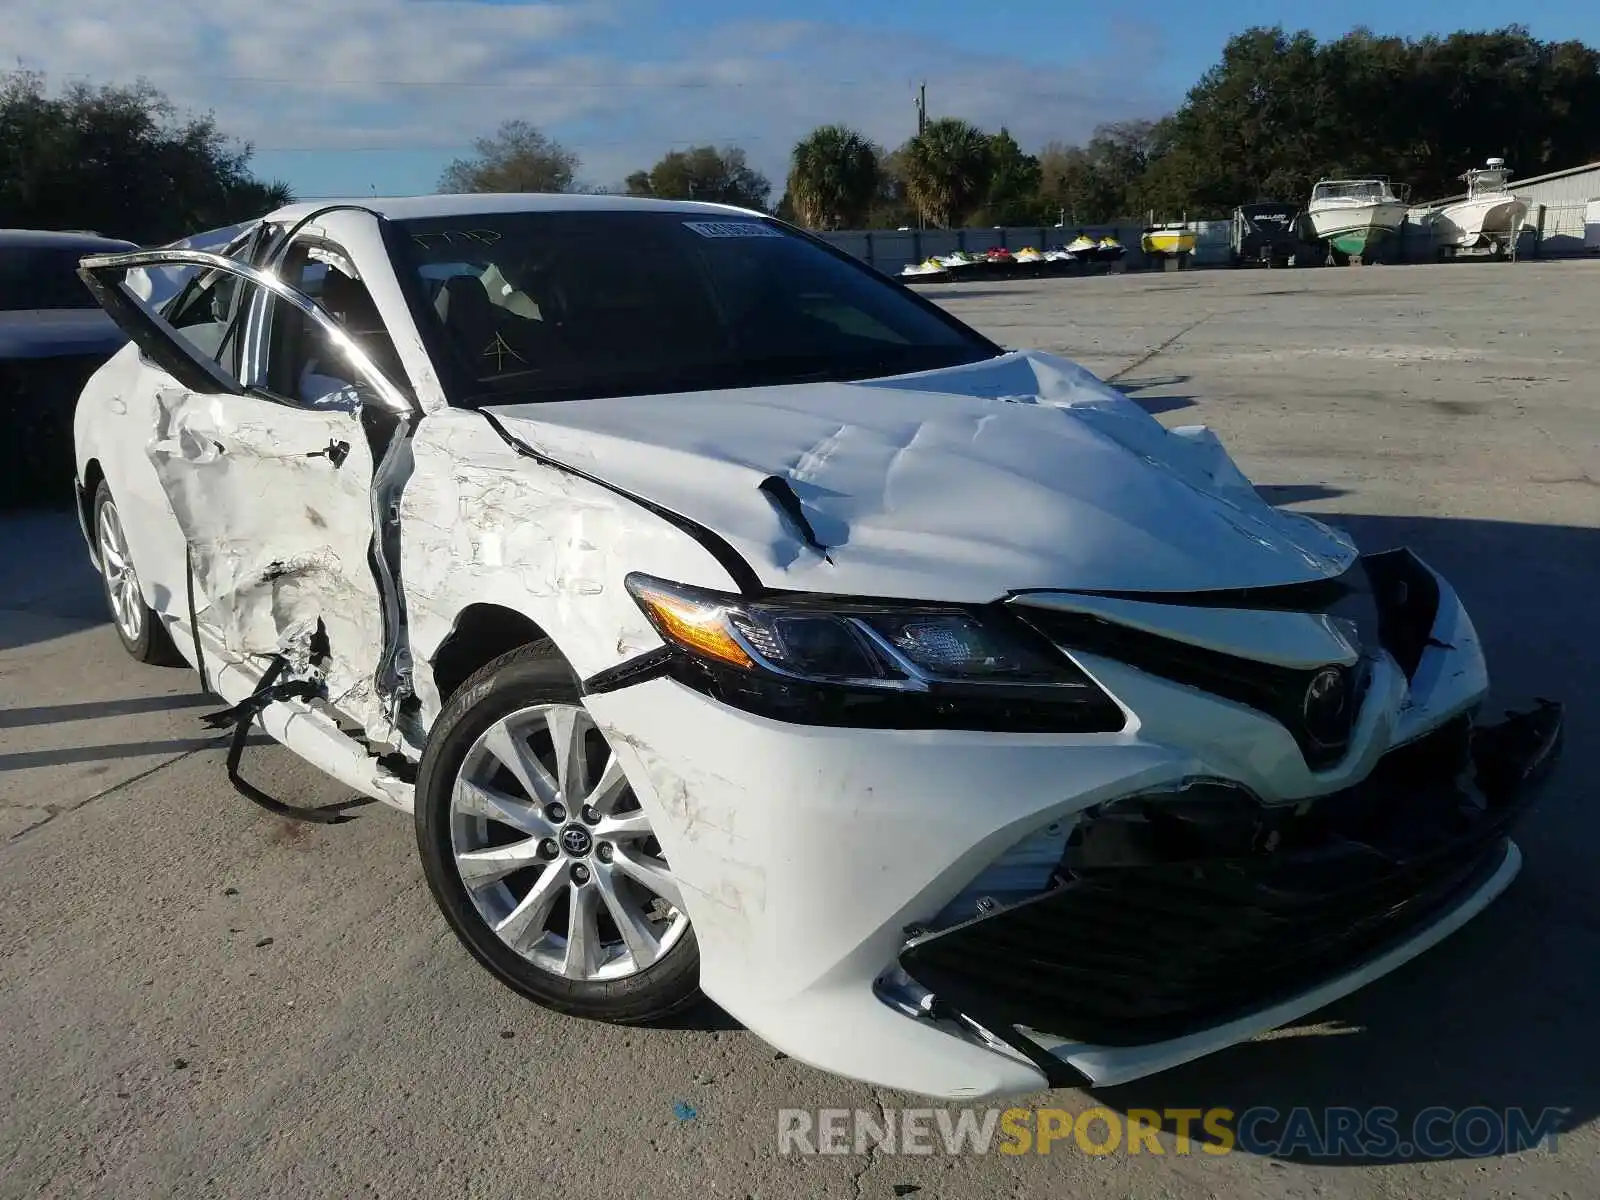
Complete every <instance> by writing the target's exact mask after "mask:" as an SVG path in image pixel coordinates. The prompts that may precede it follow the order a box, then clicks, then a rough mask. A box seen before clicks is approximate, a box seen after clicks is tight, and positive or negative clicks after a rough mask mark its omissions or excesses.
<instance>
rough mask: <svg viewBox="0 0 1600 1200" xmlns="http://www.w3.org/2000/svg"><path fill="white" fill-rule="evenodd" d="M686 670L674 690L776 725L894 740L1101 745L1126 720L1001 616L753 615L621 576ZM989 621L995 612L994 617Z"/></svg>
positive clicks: (878, 606) (820, 610)
mask: <svg viewBox="0 0 1600 1200" xmlns="http://www.w3.org/2000/svg"><path fill="white" fill-rule="evenodd" d="M626 583H627V587H628V591H629V592H630V593H631V594H632V596H633V598H634V599H635V600H636V601H637V602H638V604H639V607H640V608H641V609H643V610H644V613H645V615H646V616H648V617H649V618H650V621H651V623H652V624H653V625H654V626H655V628H656V630H657V632H659V633H660V634H661V636H662V638H663V639H664V640H665V641H666V642H667V644H668V645H669V646H670V647H672V648H673V649H674V650H675V651H677V652H678V653H679V657H680V658H681V659H682V660H683V661H684V663H685V664H687V665H691V666H692V667H693V668H694V670H693V671H691V672H688V673H687V675H686V674H685V673H684V672H679V673H678V675H679V677H680V678H682V679H684V681H685V682H690V683H693V684H695V685H696V686H699V687H701V688H702V690H706V691H709V692H711V693H713V694H715V695H716V696H717V697H718V698H719V699H722V700H724V701H726V702H728V703H731V704H736V705H738V706H739V707H742V708H747V709H751V710H754V711H759V712H762V713H764V714H767V715H771V716H776V717H779V718H781V719H784V720H793V721H802V722H806V723H811V724H826V725H841V724H844V725H852V724H853V725H887V726H892V727H897V728H926V727H939V728H982V729H1035V730H1043V729H1048V730H1071V731H1104V730H1116V729H1121V728H1122V726H1123V714H1122V710H1121V709H1120V708H1118V707H1117V705H1116V704H1115V703H1114V702H1113V701H1112V700H1111V699H1110V697H1108V696H1107V695H1106V694H1105V693H1104V692H1103V691H1102V690H1101V689H1100V688H1099V687H1098V686H1097V685H1096V684H1095V682H1094V681H1093V680H1091V679H1090V678H1089V677H1088V676H1087V675H1085V674H1084V673H1083V671H1082V670H1080V669H1079V668H1078V666H1077V665H1076V664H1075V663H1073V662H1072V660H1071V659H1069V658H1067V657H1066V656H1065V655H1064V654H1062V653H1061V652H1060V651H1058V650H1057V649H1056V648H1055V647H1054V646H1052V645H1051V644H1050V643H1049V642H1048V641H1046V640H1045V639H1044V638H1042V637H1041V636H1040V635H1038V634H1037V633H1035V632H1034V631H1033V630H1031V629H1030V628H1028V627H1027V626H1025V625H1023V624H1022V623H1021V622H1019V621H1016V620H1015V619H1014V618H1012V617H1011V616H1010V614H1008V613H1006V612H1004V611H990V610H987V609H981V608H957V607H943V606H932V605H917V604H910V603H907V604H896V603H890V602H881V603H879V602H850V601H835V600H831V599H821V598H811V597H789V598H784V599H780V600H771V601H767V600H761V601H749V600H745V599H743V598H741V597H738V596H730V595H725V594H723V593H720V592H710V591H705V590H702V589H699V588H691V587H685V586H683V585H681V584H676V583H668V582H666V581H664V580H660V579H653V578H651V577H649V576H647V575H640V574H633V575H629V576H628V578H627V580H626ZM997 607H998V606H997Z"/></svg>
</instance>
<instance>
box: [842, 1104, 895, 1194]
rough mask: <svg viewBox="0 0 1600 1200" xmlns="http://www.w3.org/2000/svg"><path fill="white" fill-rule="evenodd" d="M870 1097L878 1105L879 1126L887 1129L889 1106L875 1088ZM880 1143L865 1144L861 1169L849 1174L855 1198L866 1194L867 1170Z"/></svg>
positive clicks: (876, 1156)
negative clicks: (880, 1124)
mask: <svg viewBox="0 0 1600 1200" xmlns="http://www.w3.org/2000/svg"><path fill="white" fill-rule="evenodd" d="M872 1098H873V1100H874V1101H876V1102H877V1105H878V1119H879V1120H880V1121H881V1122H882V1126H881V1127H882V1128H883V1129H885V1130H887V1129H888V1128H889V1106H888V1105H886V1104H885V1103H884V1102H883V1096H882V1095H881V1094H880V1093H879V1092H878V1091H877V1090H876V1089H874V1090H873V1093H872ZM891 1136H892V1135H891ZM882 1145H883V1144H882V1143H881V1142H878V1141H876V1140H874V1141H873V1142H871V1143H870V1144H869V1145H867V1146H866V1148H865V1153H864V1154H863V1155H862V1157H861V1169H860V1170H859V1171H857V1172H856V1173H855V1174H854V1175H852V1176H850V1186H851V1188H852V1189H853V1194H854V1197H855V1200H865V1197H866V1194H867V1192H866V1177H867V1172H868V1171H870V1170H872V1165H873V1163H875V1162H877V1161H878V1151H879V1150H880V1149H882Z"/></svg>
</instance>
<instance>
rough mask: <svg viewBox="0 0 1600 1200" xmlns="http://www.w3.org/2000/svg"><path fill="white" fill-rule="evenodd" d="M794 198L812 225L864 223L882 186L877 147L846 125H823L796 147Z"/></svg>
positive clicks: (799, 212)
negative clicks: (879, 183) (879, 175)
mask: <svg viewBox="0 0 1600 1200" xmlns="http://www.w3.org/2000/svg"><path fill="white" fill-rule="evenodd" d="M790 162H791V166H790V169H789V198H790V201H791V202H792V203H793V205H794V208H795V212H796V214H797V215H798V216H799V217H800V220H801V223H802V224H805V225H808V226H810V227H811V228H813V229H838V228H840V227H841V226H860V225H862V224H865V222H866V219H867V212H868V210H869V209H871V207H872V201H873V198H874V197H875V196H876V194H877V190H878V152H877V150H875V149H874V148H873V145H872V143H871V142H869V141H867V139H866V138H864V137H862V136H861V134H859V133H857V132H856V131H855V130H854V129H850V128H847V127H846V126H844V125H824V126H822V127H821V128H820V129H814V130H812V131H811V132H810V133H809V134H807V135H806V136H805V137H804V138H802V139H801V140H800V141H799V142H798V143H797V144H796V145H795V148H794V154H793V156H792V158H791V160H790Z"/></svg>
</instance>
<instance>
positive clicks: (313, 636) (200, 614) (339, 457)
mask: <svg viewBox="0 0 1600 1200" xmlns="http://www.w3.org/2000/svg"><path fill="white" fill-rule="evenodd" d="M82 265H83V274H84V276H85V278H86V279H87V280H88V281H89V283H90V286H91V287H92V288H93V289H94V290H95V292H96V294H97V295H98V297H99V299H100V301H101V303H102V304H103V305H104V306H105V308H106V309H107V311H108V312H110V313H111V315H112V316H113V317H114V318H115V319H116V320H117V322H118V323H119V324H120V325H121V326H122V327H123V329H124V330H125V331H126V332H127V333H128V335H129V337H130V338H131V339H132V340H133V341H135V342H136V343H137V344H138V345H139V346H140V347H141V349H143V350H144V351H145V353H146V354H147V355H148V356H149V357H150V358H151V359H152V360H153V361H154V362H155V364H156V365H157V366H159V367H160V368H161V370H162V371H164V372H165V374H166V376H167V379H165V380H163V381H162V383H161V384H158V385H157V387H156V389H155V390H156V397H155V404H154V418H153V426H154V427H153V428H152V429H150V430H149V431H148V443H147V446H146V453H147V454H148V456H149V459H150V461H151V463H152V464H153V466H154V468H155V472H156V475H157V477H158V479H159V480H160V484H161V487H162V490H163V491H164V492H165V494H166V498H167V501H168V503H169V504H170V506H171V510H172V514H173V516H174V517H175V518H176V521H177V524H178V525H179V527H180V528H181V530H182V533H183V537H184V540H185V542H186V543H187V548H188V557H189V567H190V584H191V596H190V606H191V607H190V618H191V623H192V625H193V627H194V629H195V630H196V638H197V641H199V642H201V643H202V644H203V645H204V648H205V652H206V655H207V658H208V661H211V662H215V661H216V659H215V657H213V656H214V655H216V654H219V653H220V654H221V655H222V657H223V659H224V661H235V662H246V663H249V664H251V665H253V666H255V667H257V668H259V669H265V667H266V666H267V665H268V664H269V663H270V662H271V661H272V659H273V658H274V657H275V656H281V657H282V658H284V659H285V660H286V665H287V669H288V670H289V672H290V673H291V674H292V675H294V676H298V677H309V678H312V679H315V680H317V681H318V682H319V683H320V684H321V685H322V686H323V691H324V695H325V698H326V699H327V701H328V702H329V703H330V704H331V705H332V706H333V707H335V708H336V709H338V710H340V711H341V712H343V713H345V714H346V715H348V716H350V717H352V718H354V719H355V720H356V721H358V722H359V723H360V724H362V725H363V726H364V727H366V728H367V730H368V732H369V735H370V736H374V737H378V736H383V732H384V729H385V727H386V724H387V723H390V722H392V719H393V716H394V705H395V703H396V702H397V700H398V699H399V698H400V697H401V696H403V694H404V691H405V690H406V687H407V683H408V680H409V661H408V658H407V655H406V653H405V647H404V639H403V628H404V618H403V611H402V606H401V601H400V594H399V588H398V582H397V579H396V576H395V573H394V571H393V569H392V564H393V563H394V562H395V561H396V559H397V551H398V547H397V544H396V541H397V531H396V530H395V528H394V527H393V520H392V517H391V516H390V514H391V513H392V512H393V511H394V509H395V506H396V505H395V502H396V500H397V498H398V493H399V489H400V487H402V486H403V484H404V473H405V472H406V471H407V470H408V462H409V456H408V454H407V453H406V446H405V442H406V439H407V436H408V435H409V432H410V429H411V427H412V425H413V424H414V421H415V419H416V408H415V405H414V402H413V401H412V399H411V397H410V396H409V395H407V393H406V392H405V391H403V390H402V389H401V388H400V387H399V386H397V385H396V384H395V383H394V382H392V381H391V380H390V379H389V378H387V377H386V376H385V375H384V373H383V372H382V371H380V370H379V368H378V367H377V365H376V364H375V362H374V357H384V356H383V355H382V354H381V352H380V353H376V354H375V353H374V352H373V351H372V347H373V342H372V340H371V339H372V338H374V337H377V338H379V339H380V340H381V339H382V338H383V337H384V336H385V335H383V333H382V331H381V329H380V330H378V331H376V332H374V331H370V330H369V331H368V332H367V333H366V334H365V335H364V337H365V339H366V343H365V346H364V345H363V344H360V343H358V341H357V340H355V339H354V338H352V336H351V335H350V333H349V332H348V331H347V330H346V329H345V328H344V327H343V326H341V324H340V323H339V322H338V321H336V320H334V319H333V317H331V316H330V315H329V314H328V313H327V312H326V311H325V310H323V309H322V308H321V307H319V305H318V304H317V303H316V302H315V301H313V300H312V299H311V298H310V297H308V296H306V295H305V294H304V293H303V292H300V291H298V290H296V289H294V288H292V287H290V286H288V285H287V284H285V283H283V282H282V279H281V277H280V273H278V272H268V271H263V270H258V269H256V268H253V267H250V266H248V265H246V264H243V263H240V262H238V261H235V260H233V259H229V258H225V257H222V256H220V255H215V254H209V253H205V252H200V251H192V250H171V249H169V250H156V251H140V252H136V253H130V254H121V255H111V256H99V257H95V258H88V259H85V260H84V261H83V264H82ZM166 266H187V267H198V268H202V269H203V270H205V271H206V272H208V273H214V274H215V275H217V276H220V277H222V278H223V279H233V280H236V281H237V286H236V287H235V288H234V289H233V291H234V293H235V295H234V296H233V297H232V299H231V301H230V302H229V303H228V304H227V305H226V306H222V305H219V306H218V307H219V310H224V311H219V312H218V313H217V314H216V318H217V319H216V320H215V321H214V322H212V323H211V324H209V325H203V324H202V325H200V326H197V327H196V328H197V329H202V330H203V331H204V332H203V333H198V334H197V333H196V332H195V330H191V329H179V328H175V327H174V326H173V325H170V324H168V322H167V320H166V319H165V318H164V317H163V316H162V314H161V313H160V312H158V311H157V310H156V309H154V308H153V307H151V306H150V305H149V304H148V303H146V302H145V301H144V300H142V299H141V298H140V297H139V296H138V295H137V294H136V293H135V292H134V291H133V290H131V289H130V288H129V287H128V286H127V273H128V272H129V271H130V270H132V269H133V268H137V267H166ZM347 269H350V270H353V268H348V266H347ZM347 282H350V281H348V280H347Z"/></svg>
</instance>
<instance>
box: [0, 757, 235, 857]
mask: <svg viewBox="0 0 1600 1200" xmlns="http://www.w3.org/2000/svg"><path fill="white" fill-rule="evenodd" d="M222 744H223V743H221V742H218V743H217V745H218V746H220V745H222ZM214 749H216V746H197V747H195V748H194V749H193V750H185V751H184V752H183V753H182V754H174V755H173V756H172V757H171V758H164V759H162V760H161V761H160V762H158V763H156V765H155V766H153V767H147V768H146V769H145V770H143V771H140V772H139V773H138V774H137V775H132V776H129V777H128V778H127V779H124V780H122V781H121V782H120V783H113V784H112V785H111V786H110V787H105V788H101V789H100V790H99V791H98V792H95V793H94V794H93V795H92V796H87V797H85V798H84V799H82V800H79V801H78V802H77V803H76V804H45V805H29V806H28V807H33V808H43V809H44V811H45V812H46V813H48V814H49V815H48V816H46V817H45V818H44V820H42V821H35V822H34V823H33V824H32V825H29V826H27V827H26V828H24V829H19V830H18V831H17V832H16V833H13V834H12V835H11V836H10V837H8V838H7V839H6V844H7V845H10V844H11V843H13V842H18V841H21V840H22V839H23V838H25V837H27V836H28V835H29V834H30V833H32V832H33V831H34V830H36V829H43V828H44V827H45V826H46V825H48V824H50V822H51V821H54V820H55V819H56V818H57V817H59V816H62V815H63V814H65V813H75V812H77V811H78V810H79V809H82V808H87V807H88V806H89V805H91V804H93V803H94V802H95V801H96V800H99V799H100V798H101V797H103V796H110V795H112V794H113V793H115V792H119V791H121V790H122V789H123V788H125V787H131V786H132V785H133V784H136V783H141V782H143V781H144V780H146V779H149V778H150V776H152V775H154V774H155V773H156V772H157V771H164V770H166V769H167V768H168V767H170V766H171V765H172V764H173V763H175V762H179V761H181V760H183V759H185V758H192V757H193V756H194V755H196V754H204V753H205V752H206V751H207V750H214Z"/></svg>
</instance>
